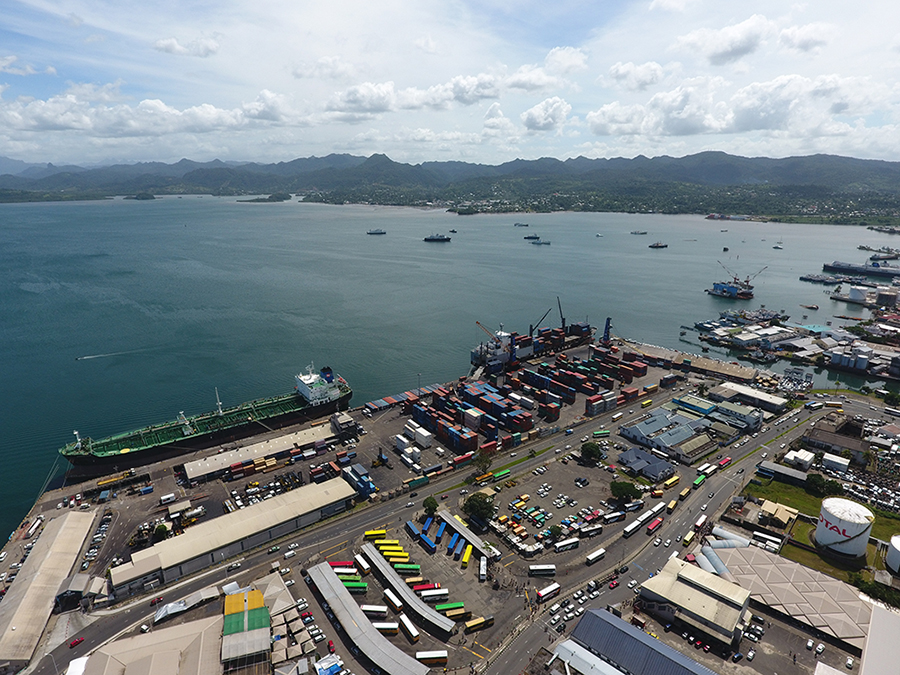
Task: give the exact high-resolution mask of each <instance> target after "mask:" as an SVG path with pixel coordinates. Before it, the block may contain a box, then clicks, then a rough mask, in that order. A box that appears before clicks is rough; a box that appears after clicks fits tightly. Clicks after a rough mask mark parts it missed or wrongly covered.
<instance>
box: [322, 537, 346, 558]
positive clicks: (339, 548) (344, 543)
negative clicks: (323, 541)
mask: <svg viewBox="0 0 900 675" xmlns="http://www.w3.org/2000/svg"><path fill="white" fill-rule="evenodd" d="M345 546H347V541H346V540H345V541H342V542H341V543H339V544H335V545H334V546H330V547H329V548H326V549H324V550H322V551H320V553H325V551H331V550H333V549H336V550H335V553H337V552H338V551H342V550H343V549H344V547H345ZM335 553H331V554H330V555H335ZM325 557H326V558H327V557H328V556H327V555H326V556H325Z"/></svg>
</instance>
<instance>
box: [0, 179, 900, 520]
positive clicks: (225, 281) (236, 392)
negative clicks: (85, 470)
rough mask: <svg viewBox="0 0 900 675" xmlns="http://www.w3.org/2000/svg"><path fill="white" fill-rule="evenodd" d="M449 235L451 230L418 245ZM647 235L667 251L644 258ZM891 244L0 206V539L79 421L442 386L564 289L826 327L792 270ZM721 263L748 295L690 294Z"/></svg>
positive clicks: (582, 297) (270, 208)
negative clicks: (333, 391)
mask: <svg viewBox="0 0 900 675" xmlns="http://www.w3.org/2000/svg"><path fill="white" fill-rule="evenodd" d="M514 222H528V223H529V224H530V227H528V228H523V227H514V226H513V223H514ZM373 228H382V229H384V230H387V234H386V235H384V236H367V235H366V230H369V229H373ZM451 228H455V229H457V230H458V233H456V234H451V237H452V242H450V243H444V244H440V243H425V242H423V241H422V239H423V237H425V236H427V235H429V234H432V233H434V232H442V233H445V234H446V233H447V232H448V231H449V230H450V229H451ZM722 229H727V230H728V231H727V232H721V231H720V230H722ZM632 230H646V231H647V232H648V234H647V235H643V236H638V235H632V234H630V232H631V231H632ZM527 234H538V235H540V236H542V237H543V238H544V239H549V240H550V241H551V242H552V243H551V245H550V246H533V245H530V244H529V243H528V242H527V241H525V240H524V239H523V237H524V236H525V235H527ZM598 234H599V235H602V236H597V235H598ZM657 240H659V241H663V242H665V243H667V244H668V248H666V249H661V250H652V249H649V248H648V245H649V244H651V243H653V242H654V241H657ZM779 240H780V241H783V245H784V249H783V250H774V249H773V248H772V246H773V245H774V244H775V243H776V241H779ZM896 241H897V240H896V239H895V238H893V239H892V238H891V237H890V236H889V235H883V234H877V233H873V232H868V231H866V230H863V229H857V228H852V229H851V228H841V227H830V226H820V225H792V226H787V225H779V224H776V223H740V222H717V221H708V220H705V219H704V218H702V217H700V216H662V215H626V214H595V213H559V214H540V215H522V214H511V215H508V216H475V217H460V216H456V215H454V214H448V213H444V212H442V211H437V210H417V209H400V208H386V207H371V206H338V207H335V206H325V205H318V204H304V203H301V202H297V201H294V202H287V203H282V204H245V203H239V202H238V201H237V200H236V199H232V198H214V197H208V196H204V197H197V196H186V197H183V198H176V197H167V198H164V199H159V200H156V201H151V202H144V201H127V200H123V199H116V200H110V201H103V202H80V203H64V204H52V203H46V204H5V205H0V263H2V264H0V315H2V317H3V320H2V322H0V345H2V350H0V372H2V374H3V378H2V379H3V397H2V399H3V404H2V405H0V429H2V438H3V443H2V445H0V453H2V460H3V466H4V468H5V471H4V474H5V475H4V478H5V481H4V483H5V484H4V487H3V492H4V498H5V508H4V509H3V510H2V512H0V532H2V531H10V530H11V529H12V528H14V527H15V526H16V525H17V524H18V523H19V521H20V520H21V518H22V517H23V516H24V514H25V513H26V512H27V509H28V508H29V507H30V505H31V503H32V502H33V500H34V498H35V497H36V496H37V495H38V494H39V492H40V491H41V489H42V486H43V485H44V484H45V482H46V481H47V479H48V478H49V477H50V476H51V475H53V474H54V473H55V474H57V475H58V474H60V473H61V471H62V467H63V466H64V462H63V461H62V460H61V459H60V460H58V453H57V450H58V448H59V447H61V446H62V445H64V444H66V443H68V442H70V441H71V440H73V439H74V436H73V435H72V432H73V430H75V429H77V430H78V431H79V432H80V433H81V434H82V436H92V437H94V438H100V437H102V436H105V435H108V434H111V433H115V432H120V431H126V430H129V429H132V428H135V427H139V426H143V425H145V424H149V423H153V422H159V421H163V420H167V419H171V418H172V417H174V416H175V415H176V414H177V413H178V412H179V411H185V412H186V413H188V414H190V413H195V412H200V411H203V410H209V409H212V408H214V406H215V401H216V394H215V390H216V388H218V392H219V396H220V398H221V400H222V402H223V404H225V405H232V404H237V403H240V402H242V401H245V400H247V399H250V398H254V397H260V396H268V395H273V394H276V393H281V392H285V391H289V390H290V389H291V387H292V385H293V375H294V374H295V373H297V372H301V371H303V370H304V369H305V368H306V367H307V366H308V365H309V364H310V363H312V362H314V363H315V365H316V366H317V367H319V366H323V365H330V366H332V367H333V368H334V369H335V370H336V371H337V372H339V373H340V374H341V375H343V376H344V377H345V378H346V379H347V380H348V381H349V382H350V384H351V386H352V387H353V388H354V398H353V403H354V404H356V405H359V404H362V403H364V402H366V401H368V400H371V399H374V398H379V397H381V396H384V395H389V394H392V393H396V392H399V391H404V390H407V389H411V388H414V387H415V386H417V384H418V383H419V382H421V383H422V384H429V383H433V382H437V381H447V380H450V379H453V378H456V377H458V376H459V375H462V374H465V373H466V371H467V369H468V362H469V350H470V348H471V347H472V346H473V345H475V344H477V343H478V342H480V341H482V340H484V339H486V337H487V336H486V335H485V334H484V333H483V332H482V331H481V329H479V327H478V326H477V325H476V324H475V322H476V320H477V321H480V322H481V323H483V324H484V325H486V326H487V327H489V328H491V329H497V328H499V327H500V324H501V323H502V324H503V327H504V328H505V329H507V330H518V331H519V332H523V331H527V330H528V325H529V324H530V323H535V322H537V321H538V320H539V319H540V318H541V316H543V314H544V313H545V312H546V311H547V310H548V309H549V310H550V313H549V315H548V316H547V318H546V320H545V321H544V322H543V324H542V325H553V326H556V325H559V321H560V318H559V310H558V308H557V297H559V299H560V302H561V304H562V310H563V313H564V315H565V318H566V320H567V321H570V322H572V321H582V320H585V319H587V320H589V321H590V322H591V323H593V324H594V325H597V326H599V327H600V328H601V329H602V326H603V322H604V320H605V318H606V317H607V316H610V317H612V320H613V330H614V332H615V333H616V334H618V335H622V336H624V337H628V338H633V339H637V340H641V341H644V342H648V343H652V344H658V345H663V346H668V347H672V348H677V349H684V350H686V351H694V352H699V348H698V347H697V343H696V339H695V336H693V337H692V335H691V334H690V333H688V335H687V336H686V337H685V338H680V337H679V327H680V326H681V325H682V324H687V325H690V324H693V323H694V322H695V321H697V320H701V319H707V318H714V317H715V316H717V315H718V312H720V311H721V310H723V309H725V308H728V307H735V306H745V307H758V306H760V305H761V304H764V305H766V306H767V307H769V308H771V309H784V310H786V311H787V312H788V313H790V314H791V315H792V317H793V318H795V319H800V318H801V316H802V314H808V315H810V316H809V319H808V320H809V322H819V323H824V322H825V321H826V320H832V321H834V322H835V323H838V320H836V319H833V317H832V315H834V314H848V315H856V316H863V314H862V313H861V311H862V310H859V309H858V308H855V307H853V306H847V305H843V304H839V303H834V302H832V301H830V300H829V299H828V298H826V297H825V296H824V295H823V290H824V288H823V287H822V286H819V285H814V284H808V283H804V282H801V281H799V280H798V277H799V276H800V275H801V274H804V273H810V272H818V271H821V265H822V263H823V262H826V261H831V260H833V259H842V260H860V261H861V260H863V259H864V255H863V253H862V252H860V251H857V250H856V247H857V245H858V244H862V243H865V244H869V245H871V246H881V245H885V244H887V245H892V244H895V242H896ZM725 246H727V247H728V248H729V251H728V252H725V251H723V247H725ZM721 265H724V266H725V267H727V268H728V269H729V270H733V271H734V273H736V274H738V275H740V276H741V277H744V276H748V275H754V274H757V273H758V276H756V278H755V281H754V283H755V286H756V291H755V293H756V298H755V299H754V300H752V301H750V302H749V303H740V304H736V303H735V302H733V301H728V300H724V299H721V298H715V297H713V296H709V295H707V294H706V293H704V292H703V291H704V289H705V288H709V287H710V286H711V285H712V282H713V281H716V280H720V279H722V278H725V277H727V276H728V274H727V273H726V271H725V270H724V269H723V267H722V266H721ZM800 304H818V305H819V306H820V307H821V309H820V310H819V311H818V312H812V311H810V310H805V309H802V308H801V307H800V306H799V305H800ZM691 341H693V343H691ZM711 355H715V352H713V353H712V354H711ZM820 377H827V376H826V375H820Z"/></svg>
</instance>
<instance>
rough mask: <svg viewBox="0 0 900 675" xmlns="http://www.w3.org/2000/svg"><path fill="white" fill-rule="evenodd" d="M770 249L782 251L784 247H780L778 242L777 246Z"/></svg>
mask: <svg viewBox="0 0 900 675" xmlns="http://www.w3.org/2000/svg"><path fill="white" fill-rule="evenodd" d="M772 248H774V249H775V250H776V251H781V250H782V249H784V246H782V245H781V242H780V241H779V242H778V243H777V244H775V245H774V246H773V247H772Z"/></svg>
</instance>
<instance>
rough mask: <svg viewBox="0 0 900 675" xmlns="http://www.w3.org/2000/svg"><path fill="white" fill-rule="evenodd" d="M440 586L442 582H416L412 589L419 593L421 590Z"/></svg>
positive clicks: (429, 589) (431, 589) (430, 589)
mask: <svg viewBox="0 0 900 675" xmlns="http://www.w3.org/2000/svg"><path fill="white" fill-rule="evenodd" d="M440 587H441V585H440V584H416V585H415V586H413V587H412V589H413V592H414V593H418V592H419V591H433V590H434V589H435V588H440Z"/></svg>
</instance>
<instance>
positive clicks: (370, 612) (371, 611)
mask: <svg viewBox="0 0 900 675" xmlns="http://www.w3.org/2000/svg"><path fill="white" fill-rule="evenodd" d="M360 609H361V610H362V613H363V614H365V615H366V616H374V617H376V618H379V619H384V618H386V617H387V612H388V609H387V605H360Z"/></svg>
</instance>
